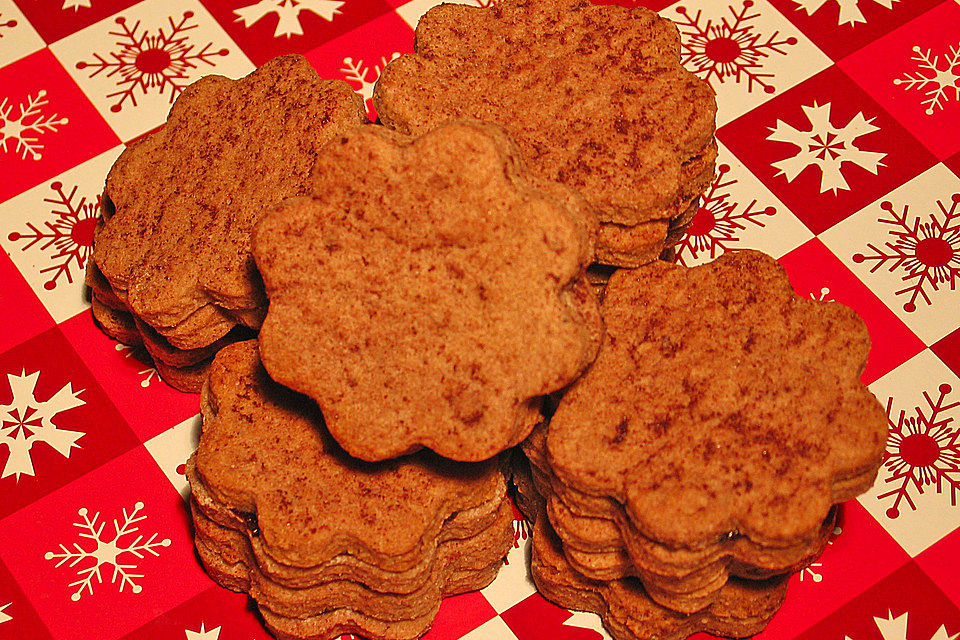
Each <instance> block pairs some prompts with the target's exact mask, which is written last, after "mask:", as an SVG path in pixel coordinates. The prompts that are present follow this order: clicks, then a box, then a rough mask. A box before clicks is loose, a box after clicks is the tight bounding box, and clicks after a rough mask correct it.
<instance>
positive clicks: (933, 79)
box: [893, 42, 960, 116]
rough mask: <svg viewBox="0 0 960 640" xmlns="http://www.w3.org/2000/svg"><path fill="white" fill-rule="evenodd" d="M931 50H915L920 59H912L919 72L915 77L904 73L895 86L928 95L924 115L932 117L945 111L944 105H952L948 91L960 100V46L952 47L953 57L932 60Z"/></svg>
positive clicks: (951, 53) (959, 44)
mask: <svg viewBox="0 0 960 640" xmlns="http://www.w3.org/2000/svg"><path fill="white" fill-rule="evenodd" d="M931 51H932V50H931V49H927V50H926V51H923V50H922V49H920V47H918V46H917V47H914V48H913V52H914V53H915V54H916V55H913V56H911V57H910V59H911V60H913V61H914V62H916V63H917V72H916V74H914V75H911V74H909V73H904V74H903V77H902V78H895V79H894V80H893V84H895V85H898V86H899V85H904V87H905V88H906V89H919V90H921V91H923V92H924V95H925V96H926V99H925V100H923V102H921V103H920V104H922V105H925V106H926V107H927V110H926V111H924V113H926V114H927V115H928V116H932V115H933V112H934V111H936V110H937V109H943V103H945V102H948V101H949V100H950V98H949V97H948V96H947V90H948V89H952V90H953V98H954V99H956V100H960V42H958V43H957V46H956V47H953V46H951V47H950V56H949V57H948V56H946V55H945V56H943V64H942V65H941V64H940V56H931Z"/></svg>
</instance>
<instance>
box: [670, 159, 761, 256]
mask: <svg viewBox="0 0 960 640" xmlns="http://www.w3.org/2000/svg"><path fill="white" fill-rule="evenodd" d="M729 171H730V165H728V164H721V165H720V166H719V167H717V177H716V178H714V180H713V183H712V184H711V185H710V188H709V189H707V192H706V193H705V194H703V196H702V197H701V199H700V208H699V209H698V211H697V214H696V215H695V216H694V217H693V221H692V222H691V223H690V227H689V228H688V229H687V234H686V235H685V236H684V237H683V239H682V240H681V241H680V242H679V243H677V246H676V249H675V250H676V261H677V262H678V263H680V264H682V265H684V266H692V264H693V263H694V262H695V261H697V260H701V259H703V258H704V257H706V256H709V259H711V260H712V259H714V258H716V257H718V256H719V255H720V254H722V253H723V252H724V251H729V250H731V249H732V248H733V247H732V245H733V244H735V243H736V242H737V232H738V231H742V230H744V229H746V226H745V225H744V223H749V224H753V225H756V226H758V227H763V226H765V225H764V224H763V221H761V220H758V218H759V217H760V216H772V215H774V214H776V213H777V210H776V209H774V208H773V207H767V208H765V209H755V208H754V207H756V205H757V201H756V200H753V201H751V202H750V204H748V205H747V206H746V207H744V208H743V210H742V211H739V212H738V211H737V209H738V207H739V204H738V203H736V202H733V201H732V200H731V199H730V198H731V194H730V193H729V192H728V191H725V189H726V188H727V187H729V186H730V185H733V184H736V182H737V181H736V180H735V179H730V180H724V178H723V177H724V175H725V174H726V173H728V172H729Z"/></svg>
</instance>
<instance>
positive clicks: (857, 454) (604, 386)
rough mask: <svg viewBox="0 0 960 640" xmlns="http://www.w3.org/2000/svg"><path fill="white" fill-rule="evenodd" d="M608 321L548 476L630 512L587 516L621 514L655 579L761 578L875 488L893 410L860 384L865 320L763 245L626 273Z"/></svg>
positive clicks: (626, 534) (611, 291)
mask: <svg viewBox="0 0 960 640" xmlns="http://www.w3.org/2000/svg"><path fill="white" fill-rule="evenodd" d="M603 314H604V320H605V322H606V328H607V335H606V336H605V338H604V344H603V346H602V347H601V350H600V354H599V355H598V358H597V361H596V362H595V363H594V364H593V366H592V367H591V369H590V371H589V372H588V373H587V374H586V375H585V376H584V377H583V378H581V379H580V380H578V381H577V382H576V383H575V384H574V385H573V386H572V387H571V389H570V391H569V392H568V393H567V394H566V395H565V396H564V398H563V399H562V400H561V402H560V404H559V407H558V409H557V412H556V413H555V414H554V416H553V418H552V420H551V423H550V427H549V431H548V434H547V452H548V456H547V457H548V459H549V466H550V471H551V472H552V473H553V474H555V476H556V477H557V479H558V480H559V483H560V485H559V486H560V487H561V488H562V486H569V487H572V488H574V489H575V490H576V491H574V492H568V493H566V494H565V495H564V492H562V491H558V492H557V493H558V494H561V495H564V498H565V500H567V505H568V506H571V507H577V508H580V507H584V506H586V507H588V508H589V507H590V506H591V505H590V504H589V503H587V502H584V501H581V500H579V499H577V497H576V496H577V492H582V493H583V494H587V495H591V496H596V497H600V498H606V499H607V500H608V501H610V502H612V503H613V504H619V505H622V506H621V507H620V508H619V509H617V508H614V509H609V508H608V507H606V506H603V505H604V504H605V503H604V502H603V501H601V502H600V505H601V508H602V513H599V512H598V513H595V514H592V515H597V516H601V517H612V519H613V520H614V521H615V522H616V524H617V526H618V527H619V529H620V531H621V535H622V537H623V540H624V543H625V546H626V547H627V549H628V551H629V553H630V556H631V558H632V560H633V561H634V563H635V564H636V565H637V566H636V569H637V573H638V574H639V575H640V576H641V577H647V578H649V579H650V580H651V581H654V582H655V583H656V585H657V586H658V587H660V588H664V589H668V588H669V585H668V584H664V581H663V580H662V579H660V578H663V577H664V576H673V577H676V578H683V577H684V576H687V575H691V574H694V573H695V572H697V571H698V570H699V569H702V568H704V567H705V566H706V565H708V564H712V565H713V566H714V567H715V568H719V569H722V570H724V571H727V570H733V571H734V572H736V573H737V574H739V575H748V576H750V575H769V574H770V573H771V572H776V571H778V570H779V571H790V570H796V569H797V568H798V566H802V563H803V562H809V561H810V559H811V553H813V554H815V553H816V551H817V546H818V545H820V544H822V541H823V540H824V534H823V531H824V523H825V522H827V521H828V520H827V519H828V516H829V513H830V509H831V507H832V505H834V504H836V503H839V502H842V501H844V500H848V499H850V498H853V497H855V496H856V495H857V494H859V493H861V492H863V491H865V490H866V489H868V488H869V487H870V486H871V484H872V482H873V480H874V478H875V476H876V472H877V469H878V467H879V464H880V461H881V456H882V454H883V450H884V443H885V440H886V433H887V428H886V418H885V415H884V411H883V409H882V407H881V406H880V405H879V403H878V402H877V400H876V399H875V398H874V397H873V396H872V395H871V394H870V392H869V391H868V390H867V389H866V388H865V387H864V386H863V385H862V384H861V382H860V380H859V376H860V373H861V372H862V370H863V367H864V365H865V363H866V358H867V353H868V350H869V346H870V345H869V338H868V335H867V331H866V328H865V327H864V325H863V323H862V321H861V320H860V319H859V318H858V317H857V316H856V314H855V313H854V312H853V311H851V310H850V309H848V308H847V307H844V306H842V305H839V304H835V303H822V302H818V301H813V300H808V299H805V298H801V297H799V296H797V295H796V294H795V293H794V292H793V290H792V288H791V287H790V283H789V281H788V280H787V277H786V275H785V273H784V272H783V269H782V268H781V267H780V266H779V265H777V264H776V262H775V261H774V260H773V259H772V258H770V257H768V256H764V255H763V254H760V253H757V252H752V251H744V252H737V253H732V254H726V255H724V256H723V257H721V258H720V259H719V260H717V261H715V262H713V263H710V264H707V265H704V266H700V267H696V268H693V269H686V268H684V267H680V266H676V265H669V264H666V263H662V262H658V263H653V264H651V265H647V266H646V267H643V268H640V269H636V270H620V271H618V272H616V273H614V275H613V276H612V277H611V279H610V281H609V283H608V285H607V288H606V292H605V298H604V303H603ZM598 511H600V510H598ZM580 515H591V514H590V513H583V511H582V510H581V514H580ZM798 563H799V564H798ZM728 567H729V569H728ZM702 582H703V581H702V580H701V581H700V582H698V583H697V584H699V585H701V586H702V584H701V583H702ZM721 583H722V580H719V581H718V580H716V579H711V584H721ZM677 587H678V594H682V587H683V585H682V583H678V585H677ZM651 595H653V596H654V597H656V598H657V599H658V600H661V598H660V597H659V596H658V595H657V594H656V593H654V592H651ZM699 595H700V596H703V595H704V594H702V593H701V594H699ZM664 601H666V602H668V603H670V602H671V601H669V600H667V599H666V598H664Z"/></svg>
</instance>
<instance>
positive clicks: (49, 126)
mask: <svg viewBox="0 0 960 640" xmlns="http://www.w3.org/2000/svg"><path fill="white" fill-rule="evenodd" d="M47 103H48V100H47V92H46V91H45V90H43V89H41V90H40V91H38V92H37V95H36V97H34V98H31V97H30V96H29V95H28V96H27V101H26V102H25V103H24V102H21V103H20V104H18V105H17V109H18V110H19V115H17V116H13V115H11V114H12V113H13V105H12V104H10V105H8V104H7V98H4V99H3V101H2V102H0V149H3V150H4V151H6V152H10V151H11V149H10V148H9V147H8V146H7V142H8V141H14V142H16V147H14V148H13V149H12V152H13V153H19V154H20V157H21V158H22V159H24V160H26V159H27V156H30V157H31V158H32V159H33V160H39V159H40V157H41V156H40V151H41V150H42V149H43V145H42V144H40V141H39V138H38V137H37V136H39V135H41V134H43V133H47V132H54V133H55V132H56V131H57V127H59V126H61V125H64V124H67V123H68V122H69V120H68V119H67V118H61V117H59V116H57V114H53V115H50V116H45V115H43V113H42V111H43V107H45V106H47Z"/></svg>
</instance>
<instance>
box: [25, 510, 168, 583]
mask: <svg viewBox="0 0 960 640" xmlns="http://www.w3.org/2000/svg"><path fill="white" fill-rule="evenodd" d="M141 509H143V503H142V502H137V503H136V504H135V505H133V509H132V510H131V511H130V513H127V510H126V508H124V509H123V520H122V524H121V520H120V519H119V518H114V520H113V529H114V536H113V537H112V538H110V539H106V538H105V537H104V535H103V529H104V527H105V526H106V522H100V512H99V511H98V512H97V513H95V514H93V517H92V518H91V517H90V516H89V513H90V511H89V510H88V509H87V508H86V507H81V508H80V509H79V510H78V511H77V513H78V514H79V516H80V520H79V521H78V522H74V523H73V526H75V527H77V528H78V529H80V533H79V534H77V536H78V537H79V538H82V539H84V540H89V541H91V542H93V543H94V545H95V546H94V547H93V548H92V549H85V548H84V547H83V546H82V545H81V544H80V543H79V542H74V543H73V548H72V549H70V548H68V547H67V546H66V545H64V544H61V545H60V551H59V552H55V551H48V552H46V553H45V554H44V556H43V557H44V559H46V560H55V561H56V566H57V567H60V566H62V565H64V564H66V563H69V566H70V568H73V567H77V566H78V565H80V566H79V567H78V568H77V578H79V579H78V580H76V581H75V582H71V583H70V585H69V586H70V587H71V588H72V587H76V588H77V590H76V591H75V592H74V593H73V595H71V596H70V599H71V600H73V601H74V602H76V601H77V600H79V599H80V597H81V595H82V594H83V592H84V591H86V592H87V593H89V594H90V595H93V585H94V582H96V583H97V584H103V575H102V574H101V573H100V568H101V567H103V566H104V565H109V566H111V567H113V575H112V576H111V578H110V584H117V585H118V586H117V590H118V591H119V592H120V593H123V589H124V587H127V586H129V587H130V590H131V591H132V592H133V593H140V592H141V591H143V587H142V586H141V585H139V584H137V583H136V582H135V580H136V579H137V578H142V577H144V574H142V573H131V570H133V569H137V568H138V567H137V564H136V563H135V562H133V559H134V558H136V559H139V560H142V559H143V558H144V557H145V555H146V554H148V553H149V554H150V555H153V556H159V555H160V553H159V552H158V551H157V548H158V547H169V546H170V538H164V539H163V540H157V537H158V534H156V533H154V534H153V535H151V536H150V537H149V538H148V539H146V540H144V537H143V535H137V536H136V537H133V535H134V534H135V533H137V531H139V530H140V529H139V527H136V526H134V525H135V524H137V523H138V522H142V521H143V520H145V519H146V517H147V516H145V515H139V514H140V510H141ZM131 538H132V539H131ZM121 556H133V557H132V558H129V560H128V561H126V562H124V561H121V559H120V557H121ZM90 561H92V564H91V562H90ZM118 581H119V584H118Z"/></svg>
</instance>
